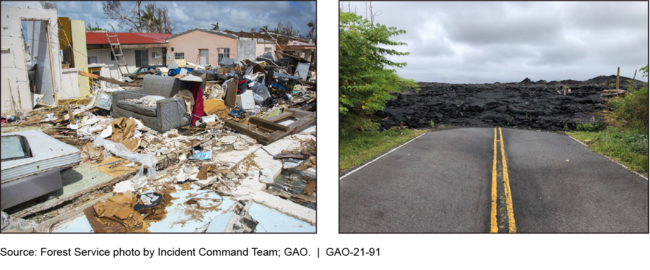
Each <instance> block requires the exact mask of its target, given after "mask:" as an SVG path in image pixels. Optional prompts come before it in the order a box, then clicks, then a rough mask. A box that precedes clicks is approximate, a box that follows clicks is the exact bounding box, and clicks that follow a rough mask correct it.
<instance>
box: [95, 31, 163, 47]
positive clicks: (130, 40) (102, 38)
mask: <svg viewBox="0 0 650 270" xmlns="http://www.w3.org/2000/svg"><path fill="white" fill-rule="evenodd" d="M108 35H109V36H114V35H115V33H112V32H109V33H108ZM171 36H172V34H154V33H124V32H120V33H117V38H118V39H119V40H120V44H152V43H154V44H159V43H165V39H166V38H168V37H171ZM111 42H113V43H115V38H111ZM86 44H88V45H108V38H106V32H95V31H90V32H86Z"/></svg>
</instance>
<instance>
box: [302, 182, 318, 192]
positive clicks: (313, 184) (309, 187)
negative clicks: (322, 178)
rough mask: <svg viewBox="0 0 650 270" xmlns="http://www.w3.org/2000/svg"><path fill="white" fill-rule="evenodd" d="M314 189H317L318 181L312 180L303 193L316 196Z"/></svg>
mask: <svg viewBox="0 0 650 270" xmlns="http://www.w3.org/2000/svg"><path fill="white" fill-rule="evenodd" d="M314 189H316V181H310V182H309V184H307V186H306V187H305V190H303V194H305V195H307V196H314Z"/></svg>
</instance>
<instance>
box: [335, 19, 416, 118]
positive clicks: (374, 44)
mask: <svg viewBox="0 0 650 270" xmlns="http://www.w3.org/2000/svg"><path fill="white" fill-rule="evenodd" d="M339 18H340V22H339V125H340V126H339V127H340V128H342V127H361V128H370V127H372V126H374V125H376V124H373V122H372V120H371V116H372V115H373V114H374V113H375V112H376V111H380V110H383V109H384V106H385V104H386V102H387V101H388V100H389V99H391V98H393V96H392V95H391V93H394V92H399V91H402V90H403V89H415V90H416V91H419V87H418V86H417V84H416V83H415V81H413V80H410V79H404V78H401V77H399V76H398V75H397V72H396V71H395V69H394V68H393V67H397V68H401V67H404V66H406V63H400V62H393V61H391V60H389V59H388V58H386V56H388V55H393V56H404V55H408V54H409V53H408V52H399V51H396V50H393V49H387V48H386V46H399V45H407V44H406V43H404V42H399V41H392V40H390V38H391V37H392V36H396V35H400V34H406V31H404V30H398V29H397V28H396V27H386V26H385V25H381V24H379V23H377V24H375V25H373V24H372V23H371V22H370V21H369V20H367V19H364V18H362V17H361V16H357V15H356V14H354V13H351V12H340V17H339Z"/></svg>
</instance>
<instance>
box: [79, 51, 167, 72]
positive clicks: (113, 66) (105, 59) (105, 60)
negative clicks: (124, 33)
mask: <svg viewBox="0 0 650 270" xmlns="http://www.w3.org/2000/svg"><path fill="white" fill-rule="evenodd" d="M146 50H148V52H147V54H148V55H149V57H148V58H149V65H163V59H162V48H148V49H146ZM135 51H136V49H122V52H124V59H126V64H127V68H128V69H129V73H132V72H134V71H136V70H137V69H138V67H136V66H135ZM154 52H157V53H159V54H160V55H161V57H160V58H153V56H152V53H154ZM92 56H95V57H97V63H100V64H105V65H107V66H108V68H109V70H110V76H111V77H112V78H115V79H119V78H120V74H119V72H118V70H117V62H115V60H111V49H101V50H89V51H88V57H92ZM119 60H120V64H124V60H122V58H121V57H119ZM122 72H123V73H125V74H126V68H124V67H123V66H122Z"/></svg>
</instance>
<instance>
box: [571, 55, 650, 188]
mask: <svg viewBox="0 0 650 270" xmlns="http://www.w3.org/2000/svg"><path fill="white" fill-rule="evenodd" d="M640 70H641V72H642V74H643V77H644V78H648V66H647V65H646V66H645V67H643V68H641V69H640ZM608 107H609V108H613V109H614V110H613V111H611V112H605V113H604V116H605V119H606V122H607V125H606V126H605V127H603V126H598V125H597V124H596V125H590V124H586V125H578V126H577V128H576V131H571V132H567V133H568V134H569V135H570V136H572V137H574V138H576V139H578V140H580V141H582V142H585V144H587V145H588V146H589V148H591V149H592V150H594V151H596V152H598V153H601V154H603V155H605V156H608V157H610V158H612V159H614V160H616V161H618V162H619V163H621V164H623V165H625V166H627V167H628V168H630V169H631V170H633V171H636V172H639V173H641V174H643V175H645V176H648V83H647V82H646V83H644V85H643V87H642V88H641V89H635V88H634V86H633V85H632V84H631V83H630V87H629V88H628V89H627V93H626V95H625V97H616V98H613V99H611V100H610V101H609V104H608Z"/></svg>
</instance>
